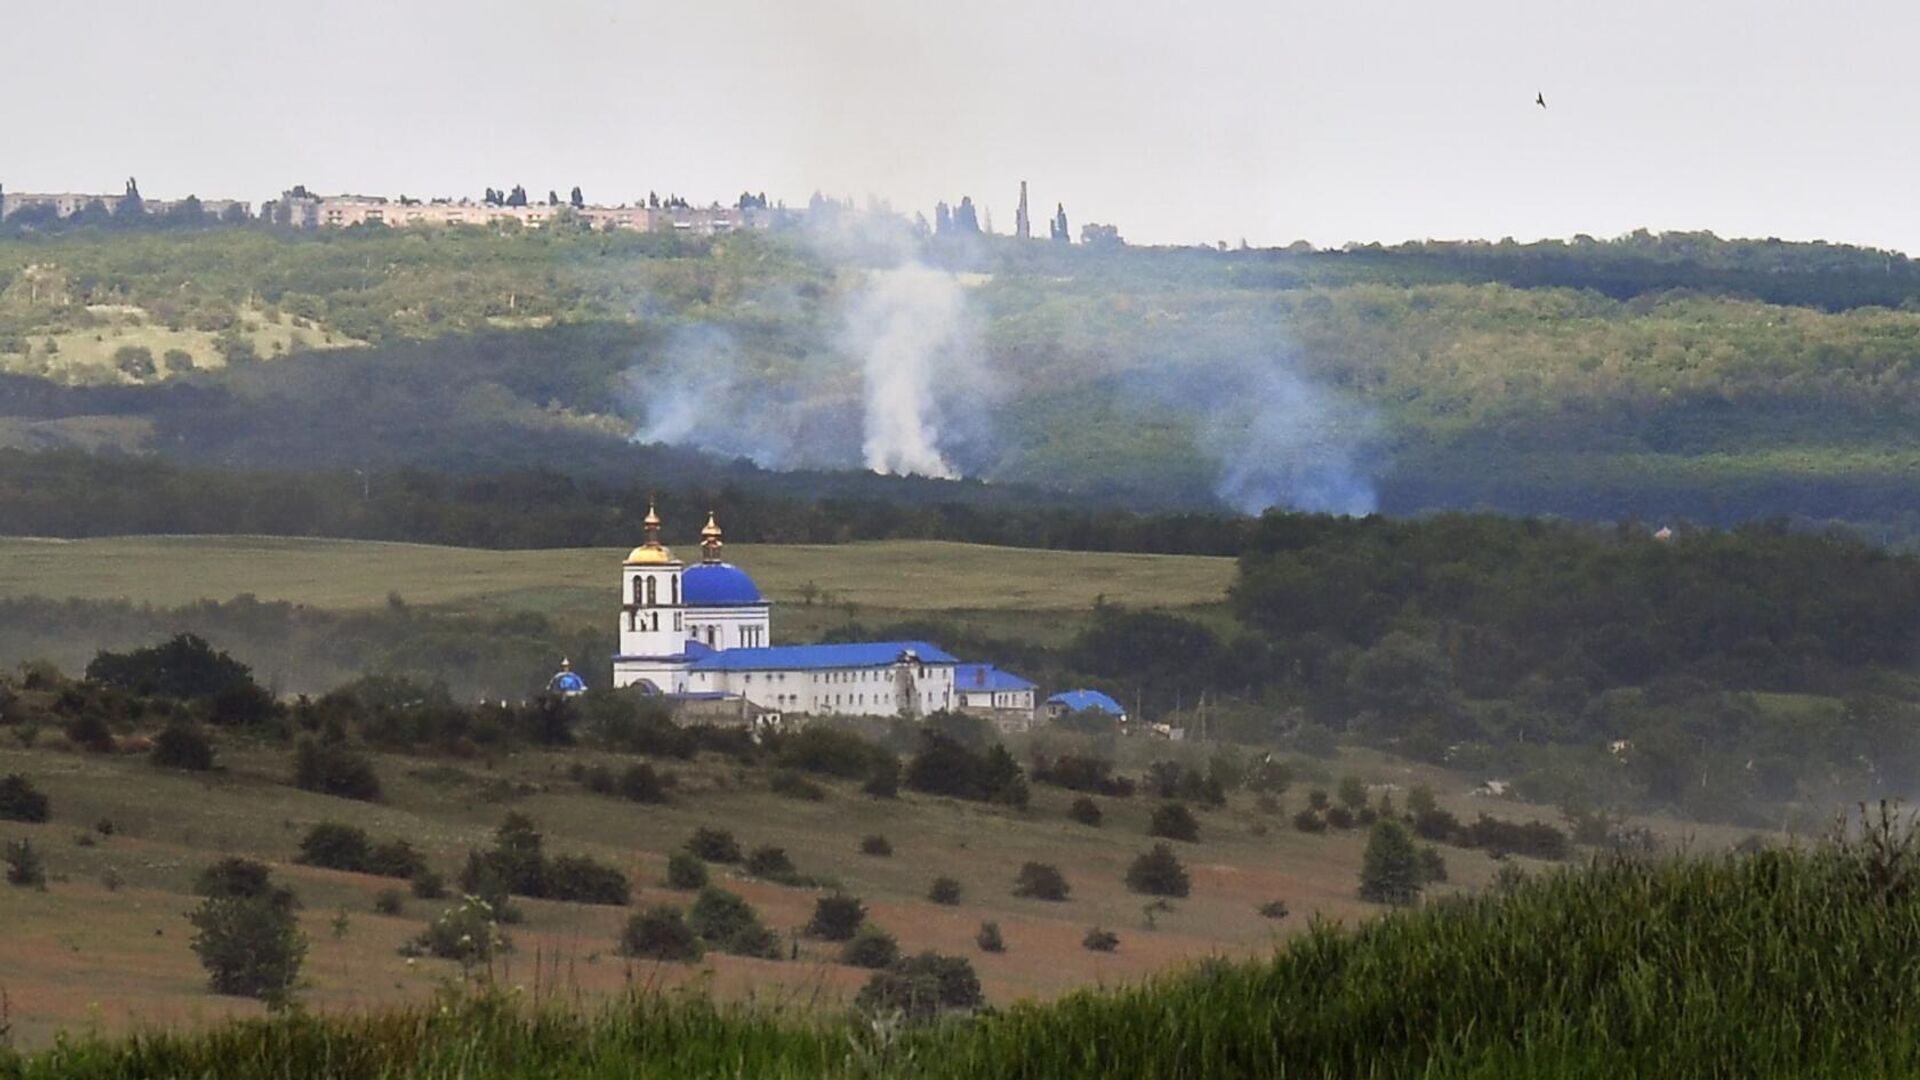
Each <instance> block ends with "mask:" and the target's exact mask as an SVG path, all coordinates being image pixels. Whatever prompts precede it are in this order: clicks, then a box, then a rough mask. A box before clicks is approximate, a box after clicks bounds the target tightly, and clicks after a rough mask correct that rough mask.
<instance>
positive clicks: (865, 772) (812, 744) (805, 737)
mask: <svg viewBox="0 0 1920 1080" xmlns="http://www.w3.org/2000/svg"><path fill="white" fill-rule="evenodd" d="M773 759H774V761H776V762H778V763H779V764H781V765H784V766H786V767H788V768H792V769H804V770H806V771H807V772H812V773H823V774H825V775H827V776H837V777H839V778H841V779H843V780H858V779H861V778H863V777H872V776H874V775H876V773H877V772H878V771H879V770H880V769H882V768H883V767H884V766H886V765H888V764H891V765H893V766H894V769H895V771H896V773H897V772H898V769H899V765H900V762H899V759H898V758H896V757H894V756H893V752H892V751H891V750H888V749H887V748H886V747H884V746H880V745H878V744H876V743H872V742H868V741H867V740H866V739H863V738H861V737H860V736H858V735H855V734H853V733H852V732H850V731H842V730H840V729H838V728H833V727H827V726H824V725H820V724H813V725H809V726H807V727H804V728H801V729H800V730H799V731H796V732H794V733H793V734H791V735H783V736H781V738H780V739H779V741H778V743H777V744H776V746H775V748H774V753H773Z"/></svg>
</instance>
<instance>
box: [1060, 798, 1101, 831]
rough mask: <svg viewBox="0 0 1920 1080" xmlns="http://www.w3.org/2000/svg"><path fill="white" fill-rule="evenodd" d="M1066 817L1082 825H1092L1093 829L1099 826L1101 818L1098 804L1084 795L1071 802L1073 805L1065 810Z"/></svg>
mask: <svg viewBox="0 0 1920 1080" xmlns="http://www.w3.org/2000/svg"><path fill="white" fill-rule="evenodd" d="M1067 816H1068V817H1070V818H1072V819H1073V820H1075V821H1077V822H1079V823H1080V824H1082V825H1092V826H1094V827H1095V828H1098V827H1099V826H1100V820H1101V818H1102V817H1103V815H1102V814H1101V813H1100V804H1099V803H1097V802H1094V801H1093V800H1092V799H1089V798H1087V797H1086V796H1085V795H1082V796H1080V797H1079V798H1077V799H1075V800H1073V805H1072V806H1070V807H1068V808H1067Z"/></svg>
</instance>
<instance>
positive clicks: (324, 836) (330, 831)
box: [294, 821, 373, 874]
mask: <svg viewBox="0 0 1920 1080" xmlns="http://www.w3.org/2000/svg"><path fill="white" fill-rule="evenodd" d="M372 850H373V845H372V843H371V842H370V841H369V840H368V839H367V831H366V830H365V829H362V828H359V827H357V826H353V825H342V824H340V823H338V822H333V821H323V822H321V823H320V824H318V825H315V826H314V827H313V828H311V829H308V830H307V835H306V836H304V837H302V838H301V840H300V854H299V855H296V856H294V861H295V862H298V863H303V864H305V865H307V866H319V867H324V868H326V869H328V870H348V871H351V872H353V873H356V874H361V873H365V872H366V870H367V863H368V858H369V855H370V853H371V851H372Z"/></svg>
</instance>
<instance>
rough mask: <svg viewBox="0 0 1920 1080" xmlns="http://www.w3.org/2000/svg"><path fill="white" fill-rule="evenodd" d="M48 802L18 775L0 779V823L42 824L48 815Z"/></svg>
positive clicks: (29, 782)
mask: <svg viewBox="0 0 1920 1080" xmlns="http://www.w3.org/2000/svg"><path fill="white" fill-rule="evenodd" d="M50 806H51V804H50V802H49V801H48V799H47V797H46V796H45V795H44V794H42V793H41V792H40V789H39V788H36V787H34V786H33V783H32V781H30V780H28V779H27V778H26V777H24V776H21V775H20V774H19V773H8V774H7V775H6V777H5V778H4V779H0V821H26V822H42V821H45V820H47V817H48V815H49V813H50Z"/></svg>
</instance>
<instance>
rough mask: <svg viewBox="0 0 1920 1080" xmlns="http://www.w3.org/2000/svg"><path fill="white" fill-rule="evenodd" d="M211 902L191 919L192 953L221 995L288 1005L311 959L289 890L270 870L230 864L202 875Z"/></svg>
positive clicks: (241, 862) (236, 862)
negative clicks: (271, 876)
mask: <svg viewBox="0 0 1920 1080" xmlns="http://www.w3.org/2000/svg"><path fill="white" fill-rule="evenodd" d="M199 884H200V886H201V892H202V893H204V894H206V899H205V900H203V901H201V903H200V906H199V907H198V908H195V909H194V910H193V912H192V913H190V914H189V915H188V916H187V920H188V921H189V922H191V923H192V924H193V927H194V930H195V931H196V933H195V934H194V938H193V951H194V953H195V954H196V955H198V956H199V957H200V964H201V966H202V967H205V968H206V969H207V980H208V985H209V986H210V987H211V988H212V989H213V991H214V993H217V994H232V995H235V996H237V997H251V998H259V999H261V1000H263V1001H265V1002H266V1003H267V1004H268V1005H269V1006H270V1007H273V1008H281V1007H284V1006H285V1005H287V1004H288V1003H289V1002H290V1000H291V997H292V994H293V984H294V980H295V979H297V978H298V977H299V975H300V963H301V961H302V960H303V959H304V958H305V957H306V952H307V942H306V938H305V937H303V936H302V935H301V933H300V928H299V925H298V924H297V923H296V922H295V921H294V915H293V909H294V907H295V906H296V904H297V901H296V900H295V899H294V896H293V893H292V892H291V891H290V890H287V889H284V888H279V887H276V886H275V885H273V884H272V882H271V881H270V880H269V879H268V876H267V872H266V868H265V867H263V866H261V865H260V864H258V863H253V862H250V861H248V860H245V859H227V860H223V861H222V862H220V863H216V864H214V866H212V867H209V868H208V869H207V870H206V871H205V872H203V873H202V874H201V876H200V882H199Z"/></svg>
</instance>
